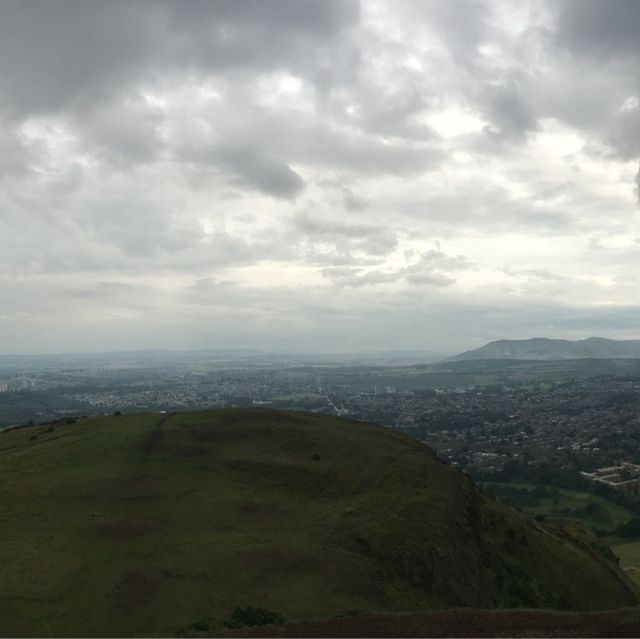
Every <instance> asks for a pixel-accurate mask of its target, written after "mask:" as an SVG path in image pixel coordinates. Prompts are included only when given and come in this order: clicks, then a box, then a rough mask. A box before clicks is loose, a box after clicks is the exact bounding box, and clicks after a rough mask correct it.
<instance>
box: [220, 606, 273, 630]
mask: <svg viewBox="0 0 640 639" xmlns="http://www.w3.org/2000/svg"><path fill="white" fill-rule="evenodd" d="M283 623H284V617H283V616H282V615H281V614H279V613H277V612H273V610H267V609H266V608H254V607H253V606H248V607H246V608H236V609H235V610H234V611H233V613H232V615H231V616H230V617H229V618H228V619H227V620H226V621H225V622H224V625H225V626H226V627H227V628H242V627H243V626H266V625H268V624H276V625H279V624H283Z"/></svg>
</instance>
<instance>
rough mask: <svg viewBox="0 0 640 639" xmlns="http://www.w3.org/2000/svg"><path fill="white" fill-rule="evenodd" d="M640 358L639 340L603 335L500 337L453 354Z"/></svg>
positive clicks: (467, 356)
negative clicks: (571, 338)
mask: <svg viewBox="0 0 640 639" xmlns="http://www.w3.org/2000/svg"><path fill="white" fill-rule="evenodd" d="M616 357H623V358H640V340H637V339H633V340H632V339H630V340H614V339H605V338H603V337H589V338H588V339H583V340H577V341H571V340H568V339H547V338H545V337H534V338H532V339H502V340H498V341H496V342H489V343H488V344H486V345H485V346H481V347H480V348H476V349H475V350H472V351H465V352H464V353H460V354H459V355H455V356H454V357H452V358H451V359H452V360H454V361H460V360H470V359H537V360H554V359H586V358H595V359H611V358H616Z"/></svg>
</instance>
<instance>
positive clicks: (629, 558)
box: [611, 541, 640, 585]
mask: <svg viewBox="0 0 640 639" xmlns="http://www.w3.org/2000/svg"><path fill="white" fill-rule="evenodd" d="M611 550H613V552H614V553H615V554H616V555H617V556H618V557H620V565H621V566H622V567H623V568H624V569H625V570H626V571H627V574H628V575H629V576H630V577H631V579H633V580H634V581H635V582H636V583H637V584H638V585H640V541H626V542H623V543H619V544H613V545H612V546H611Z"/></svg>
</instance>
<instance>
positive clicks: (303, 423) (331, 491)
mask: <svg viewBox="0 0 640 639" xmlns="http://www.w3.org/2000/svg"><path fill="white" fill-rule="evenodd" d="M69 421H73V420H69ZM0 469H1V472H2V481H1V482H0V513H1V514H0V517H1V518H2V526H1V528H0V531H1V532H0V535H1V538H2V542H1V543H0V561H1V563H2V566H3V579H2V580H1V581H0V635H3V636H7V635H10V636H33V635H38V636H63V635H64V636H69V635H72V636H78V635H80V636H98V635H99V636H105V635H106V636H122V635H125V636H132V635H137V634H147V635H179V634H194V633H195V634H197V633H204V634H207V633H213V634H216V633H218V634H219V633H225V632H228V629H227V628H226V626H225V620H227V622H228V621H229V620H233V619H236V620H237V615H236V617H235V618H234V616H233V614H234V611H235V609H236V608H244V609H246V608H250V607H251V608H261V609H266V610H269V611H272V612H273V615H274V616H273V618H282V619H285V620H286V621H288V622H301V621H314V620H323V619H335V618H338V617H344V616H353V615H358V614H370V613H418V612H424V611H425V610H442V609H447V608H452V607H473V608H495V607H528V608H542V607H544V608H555V609H558V608H560V609H565V610H582V609H588V610H606V609H615V608H621V607H624V606H632V605H635V604H636V603H637V592H636V590H635V588H634V586H633V585H632V584H631V582H629V580H628V579H627V577H626V576H625V575H624V573H623V572H622V571H621V570H619V568H618V567H617V564H616V562H615V561H614V558H613V556H612V554H611V552H610V551H609V550H608V549H606V548H604V547H603V546H601V545H600V543H599V542H598V541H597V539H596V538H595V537H593V536H592V535H591V534H590V533H588V532H586V531H585V530H583V529H581V528H579V527H578V526H577V525H575V524H571V523H566V522H565V523H563V522H557V523H556V524H552V523H542V522H538V521H535V520H532V519H528V518H525V517H524V516H522V515H519V514H518V513H516V512H514V511H512V510H510V509H509V508H507V507H506V506H503V505H502V504H500V503H499V502H497V501H496V500H495V499H494V498H492V497H490V496H488V495H486V494H484V493H483V492H481V491H480V489H479V488H478V487H477V486H475V485H474V484H473V483H472V482H471V481H470V480H469V479H468V478H467V477H466V476H465V475H464V474H462V473H461V472H459V471H457V470H456V469H454V468H452V467H450V466H448V465H446V464H444V463H443V462H442V461H440V460H439V459H438V458H437V457H436V456H435V455H434V454H433V452H432V451H431V450H430V449H429V448H428V447H426V446H424V445H423V444H421V443H419V442H417V441H416V440H413V439H411V438H409V437H406V436H404V435H402V434H400V433H397V432H394V431H392V430H389V429H385V428H382V427H378V426H373V425H370V424H365V423H361V422H354V421H349V420H345V419H340V418H335V417H330V416H322V415H318V414H309V413H294V412H277V411H268V410H255V409H253V410H241V409H229V410H217V411H205V412H198V413H178V414H165V415H159V414H157V413H156V414H144V415H120V416H109V417H97V418H89V419H81V420H79V421H77V422H76V423H69V424H55V425H44V426H38V427H27V428H20V429H14V430H11V431H5V432H2V433H0Z"/></svg>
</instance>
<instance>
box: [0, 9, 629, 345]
mask: <svg viewBox="0 0 640 639" xmlns="http://www.w3.org/2000/svg"><path fill="white" fill-rule="evenodd" d="M639 31H640V2H638V1H637V0H616V1H615V2H611V1H609V0H600V1H595V0H575V1H558V0H552V1H549V2H541V1H530V2H527V1H526V0H522V1H520V0H519V1H518V2H513V0H506V1H504V2H502V1H495V2H491V1H486V2H484V1H483V2H476V1H473V0H460V1H456V0H442V1H440V2H434V1H426V0H423V1H416V2H410V1H404V0H388V1H385V2H377V1H373V0H371V1H369V0H363V1H362V2H360V3H358V2H357V1H352V0H335V1H334V0H317V1H301V0H228V1H227V0H225V1H217V2H216V1H206V2H203V1H200V0H189V1H186V0H185V1H182V2H168V1H162V0H158V1H135V0H127V1H122V2H120V1H110V0H103V1H101V2H87V1H86V0H77V1H70V0H56V1H55V2H52V1H47V0H42V1H40V2H37V1H33V0H0V352H3V353H29V352H30V353H36V352H62V351H98V350H99V351H104V350H122V349H148V348H171V349H193V348H196V349H197V348H225V347H258V348H266V349H288V350H295V349H310V350H323V351H353V350H372V349H373V350H378V349H379V350H383V349H418V350H423V349H427V350H434V351H457V350H464V349H466V348H470V347H474V346H479V345H481V344H482V343H484V342H486V341H488V340H491V339H499V338H516V337H532V336H547V337H567V338H583V337H588V336H591V335H601V336H605V337H617V338H624V337H636V338H638V337H640V275H639V274H640V268H639V267H640V224H639V223H640V210H639V207H638V198H639V190H640V177H638V161H639V159H640V38H639V37H638V32H639Z"/></svg>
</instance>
